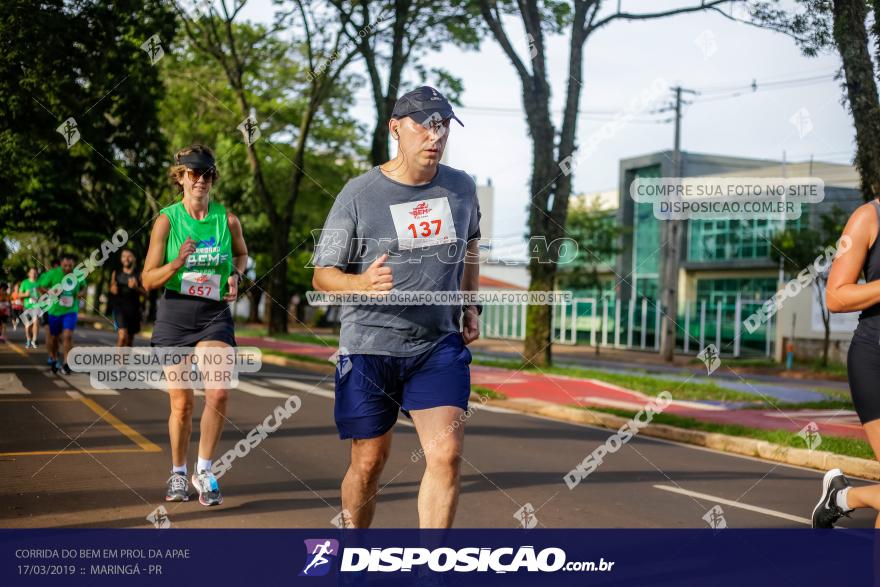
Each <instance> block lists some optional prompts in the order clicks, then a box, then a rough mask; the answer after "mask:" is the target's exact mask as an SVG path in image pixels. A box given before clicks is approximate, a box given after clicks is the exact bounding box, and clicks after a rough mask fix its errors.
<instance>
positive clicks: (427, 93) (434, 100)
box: [391, 86, 464, 126]
mask: <svg viewBox="0 0 880 587" xmlns="http://www.w3.org/2000/svg"><path fill="white" fill-rule="evenodd" d="M435 114H437V115H439V116H440V118H441V119H442V120H446V119H448V118H454V119H455V121H456V122H457V123H458V124H460V125H462V126H464V123H462V122H461V120H459V119H458V116H456V115H455V112H453V111H452V105H451V104H450V103H449V100H447V99H446V98H444V97H443V94H441V93H440V92H438V91H437V90H435V89H434V88H432V87H431V86H422V87H420V88H416V89H415V90H413V91H411V92H407V93H406V94H404V95H402V96H401V97H400V98H398V99H397V102H395V104H394V110H392V112H391V118H406V117H407V116H409V117H410V118H412V119H413V120H415V121H416V122H418V123H419V124H424V123H425V121H426V120H428V119H429V118H436V116H434V115H435Z"/></svg>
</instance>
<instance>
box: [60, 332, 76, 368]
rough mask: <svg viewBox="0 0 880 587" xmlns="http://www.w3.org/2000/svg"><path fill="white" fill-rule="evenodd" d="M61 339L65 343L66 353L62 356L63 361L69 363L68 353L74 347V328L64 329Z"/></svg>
mask: <svg viewBox="0 0 880 587" xmlns="http://www.w3.org/2000/svg"><path fill="white" fill-rule="evenodd" d="M61 340H62V342H63V343H64V354H63V355H62V357H61V362H62V363H67V354H68V353H69V352H70V349H72V348H73V330H67V329H65V330H62V331H61Z"/></svg>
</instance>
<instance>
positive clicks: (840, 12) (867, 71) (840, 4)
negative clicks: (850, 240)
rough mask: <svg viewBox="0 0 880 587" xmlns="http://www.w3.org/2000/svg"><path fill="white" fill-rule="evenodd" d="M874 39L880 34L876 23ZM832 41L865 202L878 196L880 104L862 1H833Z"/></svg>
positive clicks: (879, 191)
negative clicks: (850, 119) (839, 61)
mask: <svg viewBox="0 0 880 587" xmlns="http://www.w3.org/2000/svg"><path fill="white" fill-rule="evenodd" d="M872 4H874V8H875V23H874V33H875V36H876V35H877V34H880V23H877V22H876V9H877V6H878V4H880V2H878V1H877V0H873V2H872ZM833 12H834V30H833V34H834V42H835V44H836V45H837V50H838V52H839V53H840V57H841V59H842V61H843V70H844V75H845V78H846V92H847V98H848V102H849V107H850V111H851V112H852V116H853V123H854V125H855V130H856V160H855V165H856V167H857V168H858V170H859V174H860V175H861V178H862V196H863V197H864V199H865V201H870V200H873V199H874V198H876V197H878V196H880V101H878V98H877V83H876V81H875V80H874V63H873V61H872V60H871V53H870V48H871V41H870V39H869V38H868V31H867V28H866V26H865V18H866V16H867V12H868V8H867V6H866V3H865V1H864V0H834V7H833Z"/></svg>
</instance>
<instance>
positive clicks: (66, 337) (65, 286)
mask: <svg viewBox="0 0 880 587" xmlns="http://www.w3.org/2000/svg"><path fill="white" fill-rule="evenodd" d="M84 284H85V282H84V281H82V280H77V279H76V277H75V276H74V275H73V257H69V256H65V257H63V258H62V259H61V265H60V266H59V267H56V268H54V269H50V270H49V271H46V272H45V273H43V274H42V275H40V277H39V279H38V280H37V286H38V287H39V288H40V289H41V290H45V291H49V290H51V289H52V288H54V287H55V286H60V289H61V291H60V294H59V295H58V296H57V298H56V299H55V301H54V303H53V304H52V305H51V306H50V307H49V310H48V312H47V314H48V315H49V320H48V322H49V334H48V336H47V338H46V347H47V349H48V351H49V366H50V367H51V368H52V372H53V373H57V372H58V370H59V369H60V370H61V371H63V372H64V374H65V375H70V374H71V373H72V371H71V370H70V367H68V365H67V354H68V353H69V352H70V349H72V348H73V331H74V330H76V320H77V313H78V312H79V294H80V290H81V289H82V286H83V285H84ZM59 336H61V341H62V343H63V350H62V356H61V358H62V360H61V361H59V360H58V337H59Z"/></svg>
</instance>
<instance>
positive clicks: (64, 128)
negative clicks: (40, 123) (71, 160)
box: [55, 117, 79, 149]
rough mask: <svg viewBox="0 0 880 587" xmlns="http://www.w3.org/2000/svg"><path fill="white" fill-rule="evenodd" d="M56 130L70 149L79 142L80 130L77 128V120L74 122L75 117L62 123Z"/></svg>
mask: <svg viewBox="0 0 880 587" xmlns="http://www.w3.org/2000/svg"><path fill="white" fill-rule="evenodd" d="M55 130H56V131H57V132H58V133H60V134H61V136H62V137H64V142H65V143H67V148H68V149H69V148H71V147H72V146H74V145H75V144H76V143H77V142H79V129H78V128H77V126H76V120H74V119H73V117H70V118H68V119H67V120H65V121H64V122H62V123H61V125H59V126H58V128H56V129H55Z"/></svg>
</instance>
